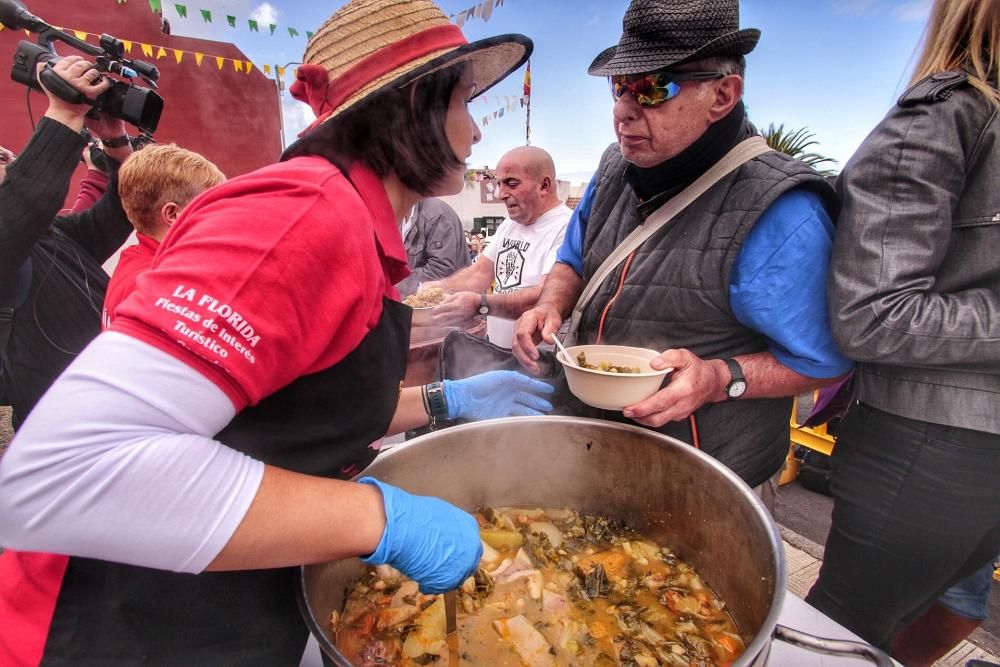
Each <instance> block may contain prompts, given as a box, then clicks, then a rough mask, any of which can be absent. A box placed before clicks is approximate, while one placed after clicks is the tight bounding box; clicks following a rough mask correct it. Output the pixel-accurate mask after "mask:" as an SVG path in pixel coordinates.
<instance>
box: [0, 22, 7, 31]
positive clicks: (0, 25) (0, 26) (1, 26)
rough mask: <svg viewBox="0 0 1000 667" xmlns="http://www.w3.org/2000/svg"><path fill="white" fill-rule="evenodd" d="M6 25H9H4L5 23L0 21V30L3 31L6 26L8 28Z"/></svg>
mask: <svg viewBox="0 0 1000 667" xmlns="http://www.w3.org/2000/svg"><path fill="white" fill-rule="evenodd" d="M6 27H7V26H5V25H4V24H3V23H0V31H2V30H3V29H4V28H6Z"/></svg>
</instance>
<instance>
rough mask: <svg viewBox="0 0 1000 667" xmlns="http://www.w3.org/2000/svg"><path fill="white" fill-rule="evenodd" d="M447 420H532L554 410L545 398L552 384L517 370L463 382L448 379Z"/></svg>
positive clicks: (487, 374) (446, 384)
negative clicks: (525, 418)
mask: <svg viewBox="0 0 1000 667" xmlns="http://www.w3.org/2000/svg"><path fill="white" fill-rule="evenodd" d="M442 385H443V388H444V398H445V400H446V401H447V402H448V419H495V418H497V417H530V416H533V415H541V414H545V413H546V412H550V411H551V410H552V404H551V403H549V402H548V401H547V400H545V398H543V396H545V395H547V394H551V393H552V392H553V391H554V388H553V387H552V385H550V384H548V383H546V382H542V381H541V380H536V379H534V378H532V377H528V376H527V375H524V374H522V373H518V372H517V371H489V372H488V373H480V374H479V375H473V376H472V377H470V378H465V379H464V380H445V381H444V382H443V383H442Z"/></svg>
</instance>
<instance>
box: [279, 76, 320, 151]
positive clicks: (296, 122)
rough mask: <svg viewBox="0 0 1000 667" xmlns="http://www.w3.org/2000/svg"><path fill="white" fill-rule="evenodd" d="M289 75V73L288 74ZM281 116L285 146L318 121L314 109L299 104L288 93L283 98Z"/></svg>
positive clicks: (303, 103) (301, 103) (304, 104)
mask: <svg viewBox="0 0 1000 667" xmlns="http://www.w3.org/2000/svg"><path fill="white" fill-rule="evenodd" d="M286 75H287V72H286ZM281 116H282V118H283V119H284V121H285V123H284V127H285V144H286V145H287V144H290V143H292V142H293V141H295V139H296V136H297V135H298V133H299V132H301V131H302V130H304V129H306V128H307V127H309V124H310V123H312V122H313V121H314V120H316V116H315V115H313V112H312V109H310V108H309V105H308V104H306V103H305V102H299V101H298V100H297V99H295V98H294V97H292V96H291V95H289V94H288V93H287V92H286V93H285V94H284V95H282V97H281Z"/></svg>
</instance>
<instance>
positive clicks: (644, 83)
mask: <svg viewBox="0 0 1000 667" xmlns="http://www.w3.org/2000/svg"><path fill="white" fill-rule="evenodd" d="M724 76H726V75H725V74H724V73H723V72H653V73H651V74H617V75H613V76H609V77H608V83H609V84H610V86H611V96H612V97H613V98H614V99H615V101H616V102H617V101H618V99H619V98H620V97H621V96H622V95H624V94H625V93H631V94H632V97H634V98H635V101H636V102H638V103H639V106H644V107H655V106H657V105H659V104H663V103H664V102H666V101H667V100H672V99H673V98H675V97H677V95H678V94H679V93H680V92H681V87H680V84H679V83H678V82H680V81H711V80H712V79H721V78H722V77H724Z"/></svg>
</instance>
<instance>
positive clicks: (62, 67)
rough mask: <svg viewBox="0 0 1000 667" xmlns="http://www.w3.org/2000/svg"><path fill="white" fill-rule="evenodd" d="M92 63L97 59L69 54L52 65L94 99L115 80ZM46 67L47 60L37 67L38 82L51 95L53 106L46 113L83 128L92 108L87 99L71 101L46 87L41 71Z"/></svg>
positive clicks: (61, 75) (69, 124) (53, 117)
mask: <svg viewBox="0 0 1000 667" xmlns="http://www.w3.org/2000/svg"><path fill="white" fill-rule="evenodd" d="M92 65H93V63H91V62H90V61H88V60H85V59H84V58H82V57H80V56H66V57H65V58H63V59H62V60H59V61H58V62H56V63H55V64H54V65H53V66H52V71H53V72H55V73H56V74H58V75H59V76H60V77H61V78H62V79H63V80H64V81H66V82H67V83H69V85H71V86H73V87H74V88H76V89H77V90H78V91H80V92H81V93H83V95H84V96H85V97H87V98H89V99H91V100H94V99H97V97H98V96H99V95H100V94H101V93H103V92H104V91H105V90H107V89H108V88H110V87H111V82H110V81H108V80H107V79H106V78H105V77H102V76H101V73H100V72H98V71H97V70H96V69H91V66H92ZM45 67H46V65H45V64H44V63H39V65H38V71H37V74H38V75H39V79H38V82H39V84H41V86H42V90H44V91H45V94H46V95H47V96H48V98H49V108H48V110H47V111H46V112H45V115H46V116H48V117H49V118H51V119H52V120H54V121H58V122H60V123H62V124H63V125H65V126H67V127H69V128H71V129H73V130H75V131H77V132H79V131H80V130H82V129H83V117H84V116H85V115H86V114H87V112H88V111H90V105H89V104H86V103H81V104H71V103H69V102H67V101H66V100H64V99H62V98H61V97H59V96H57V95H55V94H54V93H52V92H51V91H50V90H49V89H48V88H46V87H45V84H44V83H42V79H41V73H42V70H43V69H44V68H45ZM123 127H124V126H123ZM119 134H123V132H119Z"/></svg>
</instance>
